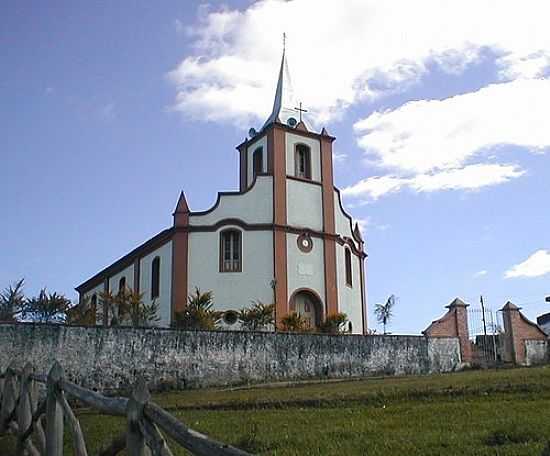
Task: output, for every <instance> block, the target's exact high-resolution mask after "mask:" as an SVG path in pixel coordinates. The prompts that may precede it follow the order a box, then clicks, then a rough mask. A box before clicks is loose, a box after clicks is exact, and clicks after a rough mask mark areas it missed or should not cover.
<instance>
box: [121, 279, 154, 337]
mask: <svg viewBox="0 0 550 456" xmlns="http://www.w3.org/2000/svg"><path fill="white" fill-rule="evenodd" d="M144 294H145V293H138V292H137V291H136V290H132V289H130V288H125V289H124V290H122V291H121V292H120V293H119V294H118V295H117V296H116V303H117V304H118V309H119V323H120V322H122V321H124V320H127V319H129V320H130V322H131V323H132V326H133V327H134V328H135V327H140V326H149V325H150V324H151V323H155V322H157V321H160V317H159V316H158V311H159V305H158V304H157V301H156V299H154V300H153V301H152V302H151V304H145V303H144V302H143V296H144Z"/></svg>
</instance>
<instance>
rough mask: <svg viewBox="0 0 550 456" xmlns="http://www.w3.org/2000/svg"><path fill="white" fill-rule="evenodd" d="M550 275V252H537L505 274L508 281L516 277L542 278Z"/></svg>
mask: <svg viewBox="0 0 550 456" xmlns="http://www.w3.org/2000/svg"><path fill="white" fill-rule="evenodd" d="M545 274H550V250H543V249H541V250H537V251H536V252H535V253H533V254H532V255H531V256H530V257H529V258H527V259H526V260H525V261H524V262H522V263H519V264H516V265H515V266H512V267H511V268H510V269H509V270H508V271H506V272H505V273H504V277H506V278H507V279H510V278H515V277H540V276H543V275H545Z"/></svg>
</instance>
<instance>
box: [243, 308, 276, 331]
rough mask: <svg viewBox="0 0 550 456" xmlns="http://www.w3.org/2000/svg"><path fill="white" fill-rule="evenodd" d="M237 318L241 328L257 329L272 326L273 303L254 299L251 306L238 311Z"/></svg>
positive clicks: (273, 318)
mask: <svg viewBox="0 0 550 456" xmlns="http://www.w3.org/2000/svg"><path fill="white" fill-rule="evenodd" d="M253 302H254V301H253ZM239 320H241V323H242V326H243V329H247V330H249V331H258V330H262V329H265V328H267V327H269V326H272V325H274V324H275V304H264V303H262V302H261V301H256V302H254V305H253V306H252V307H249V308H244V309H241V310H240V311H239Z"/></svg>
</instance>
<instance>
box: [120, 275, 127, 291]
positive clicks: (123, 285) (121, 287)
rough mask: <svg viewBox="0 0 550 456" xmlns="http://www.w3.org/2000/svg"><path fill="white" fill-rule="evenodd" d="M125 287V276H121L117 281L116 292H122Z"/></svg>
mask: <svg viewBox="0 0 550 456" xmlns="http://www.w3.org/2000/svg"><path fill="white" fill-rule="evenodd" d="M125 288H126V277H121V278H120V280H119V281H118V293H119V294H120V293H122V292H123V291H124V289H125Z"/></svg>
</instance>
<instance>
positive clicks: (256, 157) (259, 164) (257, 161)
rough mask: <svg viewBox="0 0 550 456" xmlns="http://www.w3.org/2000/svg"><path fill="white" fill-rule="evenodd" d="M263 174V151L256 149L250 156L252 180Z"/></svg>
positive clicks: (260, 148)
mask: <svg viewBox="0 0 550 456" xmlns="http://www.w3.org/2000/svg"><path fill="white" fill-rule="evenodd" d="M263 172H264V150H263V148H262V147H258V148H257V149H256V150H255V151H254V154H253V155H252V179H255V178H256V176H257V175H258V174H260V173H263Z"/></svg>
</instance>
